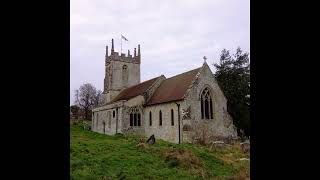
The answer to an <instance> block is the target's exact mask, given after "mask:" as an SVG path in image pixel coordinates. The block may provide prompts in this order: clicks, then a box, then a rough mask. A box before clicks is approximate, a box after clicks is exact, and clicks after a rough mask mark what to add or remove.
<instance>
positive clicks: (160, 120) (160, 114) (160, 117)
mask: <svg viewBox="0 0 320 180" xmlns="http://www.w3.org/2000/svg"><path fill="white" fill-rule="evenodd" d="M159 125H160V126H162V112H161V110H160V111H159Z"/></svg>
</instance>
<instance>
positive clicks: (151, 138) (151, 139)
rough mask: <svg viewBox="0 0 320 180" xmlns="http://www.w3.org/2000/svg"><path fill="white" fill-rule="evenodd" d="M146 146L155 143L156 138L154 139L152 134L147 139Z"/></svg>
mask: <svg viewBox="0 0 320 180" xmlns="http://www.w3.org/2000/svg"><path fill="white" fill-rule="evenodd" d="M147 143H148V144H154V143H156V138H155V137H154V134H152V135H151V136H150V137H149V139H148V140H147Z"/></svg>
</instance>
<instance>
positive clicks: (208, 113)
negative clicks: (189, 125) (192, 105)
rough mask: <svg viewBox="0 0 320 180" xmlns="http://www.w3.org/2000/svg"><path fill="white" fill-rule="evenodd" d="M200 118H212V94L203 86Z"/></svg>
mask: <svg viewBox="0 0 320 180" xmlns="http://www.w3.org/2000/svg"><path fill="white" fill-rule="evenodd" d="M200 103H201V119H213V107H212V96H211V93H210V91H209V89H208V88H205V89H204V90H203V91H202V93H201V97H200Z"/></svg>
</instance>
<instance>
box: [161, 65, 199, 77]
mask: <svg viewBox="0 0 320 180" xmlns="http://www.w3.org/2000/svg"><path fill="white" fill-rule="evenodd" d="M201 68H202V66H201V67H198V68H195V69H192V70H189V71H186V72H183V73H180V74H177V75H175V76H172V77H170V78H167V79H171V78H174V77H176V76H180V75H183V74H186V73H189V72H191V71H195V70H197V69H199V70H200V69H201Z"/></svg>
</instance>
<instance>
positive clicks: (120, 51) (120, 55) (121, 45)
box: [120, 34, 122, 56]
mask: <svg viewBox="0 0 320 180" xmlns="http://www.w3.org/2000/svg"><path fill="white" fill-rule="evenodd" d="M120 39H121V50H120V56H121V54H122V34H121V38H120Z"/></svg>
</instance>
